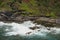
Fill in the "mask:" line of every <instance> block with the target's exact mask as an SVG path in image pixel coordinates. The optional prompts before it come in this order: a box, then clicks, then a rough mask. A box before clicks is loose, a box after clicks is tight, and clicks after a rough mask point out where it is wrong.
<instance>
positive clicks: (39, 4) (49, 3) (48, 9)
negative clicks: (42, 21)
mask: <svg viewBox="0 0 60 40" xmlns="http://www.w3.org/2000/svg"><path fill="white" fill-rule="evenodd" d="M11 10H25V11H26V12H30V13H32V14H31V15H35V16H50V17H53V18H56V17H57V16H58V15H60V0H0V11H11ZM57 14H58V15H57Z"/></svg>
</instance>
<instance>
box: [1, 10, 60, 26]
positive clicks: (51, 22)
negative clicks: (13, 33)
mask: <svg viewBox="0 0 60 40" xmlns="http://www.w3.org/2000/svg"><path fill="white" fill-rule="evenodd" d="M15 12H16V11H14V12H11V11H7V12H0V21H4V22H18V23H19V22H24V21H28V20H31V21H34V22H36V23H38V24H42V25H45V26H56V25H57V24H59V25H60V18H58V19H54V18H48V17H41V16H40V17H38V16H22V15H21V13H20V14H15ZM19 12H21V11H19ZM27 14H29V13H27Z"/></svg>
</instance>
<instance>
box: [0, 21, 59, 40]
mask: <svg viewBox="0 0 60 40" xmlns="http://www.w3.org/2000/svg"><path fill="white" fill-rule="evenodd" d="M34 26H37V27H40V28H38V29H35V30H31V29H30V28H29V27H34ZM0 40H60V28H56V27H45V26H43V25H40V24H39V25H38V24H37V23H33V22H32V21H25V22H23V23H20V24H19V23H15V22H12V23H4V22H0Z"/></svg>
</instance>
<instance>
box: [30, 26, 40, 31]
mask: <svg viewBox="0 0 60 40" xmlns="http://www.w3.org/2000/svg"><path fill="white" fill-rule="evenodd" d="M39 28H40V27H37V26H34V27H29V29H31V30H35V29H39Z"/></svg>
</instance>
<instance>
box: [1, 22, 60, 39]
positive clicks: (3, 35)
mask: <svg viewBox="0 0 60 40" xmlns="http://www.w3.org/2000/svg"><path fill="white" fill-rule="evenodd" d="M25 26H26V25H25ZM17 27H18V26H17ZM11 28H12V26H11V25H4V24H3V25H2V24H1V23H0V40H60V33H59V32H58V33H57V34H54V33H55V32H54V33H52V32H49V33H47V32H46V33H44V32H42V33H44V35H40V34H41V33H39V32H37V33H38V34H37V35H36V34H33V35H30V36H26V35H25V36H22V35H20V34H16V35H13V34H12V35H7V36H6V33H9V32H11V30H9V31H6V29H11ZM56 32H57V31H56ZM45 34H46V35H45Z"/></svg>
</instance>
